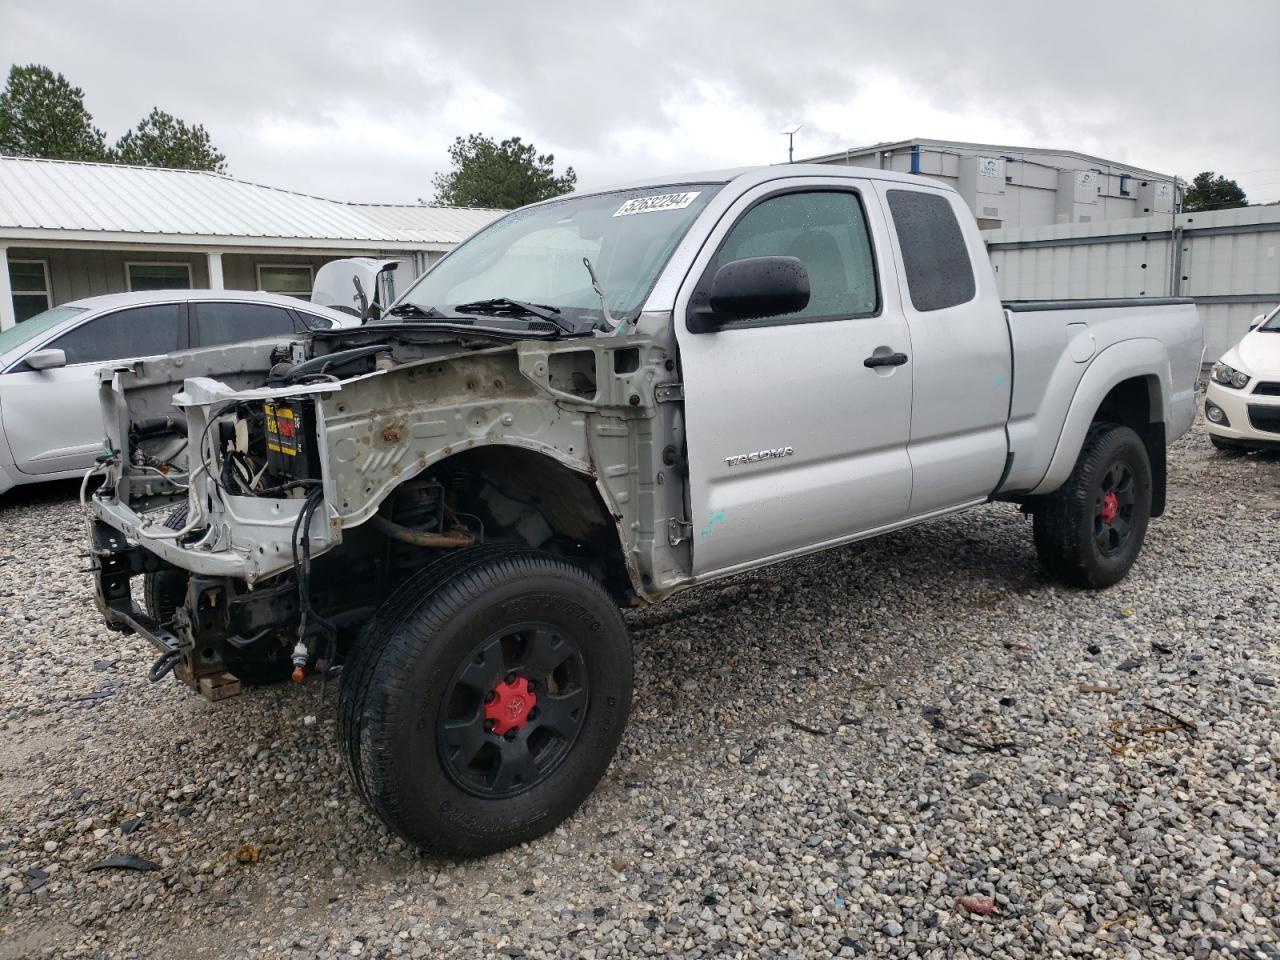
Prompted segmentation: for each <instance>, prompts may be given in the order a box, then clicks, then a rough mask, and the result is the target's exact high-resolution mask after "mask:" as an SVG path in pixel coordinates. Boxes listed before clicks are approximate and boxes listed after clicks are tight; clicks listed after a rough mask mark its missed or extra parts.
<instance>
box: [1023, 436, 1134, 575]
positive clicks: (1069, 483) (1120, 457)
mask: <svg viewBox="0 0 1280 960" xmlns="http://www.w3.org/2000/svg"><path fill="white" fill-rule="evenodd" d="M1116 469H1122V470H1128V471H1129V472H1130V474H1131V477H1132V482H1133V490H1132V494H1133V503H1132V509H1131V510H1130V512H1129V515H1128V517H1127V532H1126V533H1125V535H1124V537H1123V539H1121V540H1120V542H1119V543H1118V544H1116V545H1115V547H1114V548H1113V549H1112V552H1109V553H1108V552H1105V551H1104V549H1103V547H1101V546H1100V544H1099V537H1100V536H1103V533H1102V532H1101V531H1102V527H1101V525H1100V521H1101V516H1100V514H1099V510H1100V507H1101V504H1102V501H1103V497H1104V490H1103V487H1104V484H1106V483H1107V482H1108V478H1109V476H1114V474H1111V473H1110V472H1111V471H1113V470H1116ZM1150 517H1151V462H1150V460H1149V459H1148V457H1147V450H1146V446H1145V445H1144V444H1143V442H1142V439H1141V438H1140V437H1139V436H1138V435H1137V433H1135V432H1134V431H1133V430H1132V429H1130V428H1129V427H1124V426H1119V425H1117V424H1110V423H1095V424H1094V425H1093V426H1091V427H1090V428H1089V432H1088V434H1087V435H1086V436H1085V440H1084V445H1083V447H1082V448H1081V450H1080V457H1079V459H1078V460H1077V461H1076V465H1075V467H1074V468H1073V469H1072V471H1071V475H1070V476H1069V477H1068V478H1067V479H1066V482H1064V483H1063V484H1062V486H1061V487H1059V488H1058V489H1057V490H1056V491H1054V492H1053V493H1051V494H1048V495H1047V496H1045V497H1042V498H1041V499H1040V500H1039V501H1038V502H1037V504H1036V505H1035V507H1034V518H1035V519H1034V523H1033V529H1034V536H1035V545H1036V554H1037V555H1038V556H1039V558H1040V563H1041V565H1042V566H1043V567H1044V569H1045V571H1046V572H1048V573H1049V574H1050V575H1051V576H1053V577H1054V578H1056V579H1058V580H1061V581H1063V582H1064V583H1068V584H1071V585H1072V586H1077V587H1087V588H1091V589H1100V588H1102V587H1109V586H1111V585H1112V584H1114V583H1117V582H1119V581H1120V580H1122V579H1123V578H1124V577H1125V575H1126V574H1127V573H1128V572H1129V568H1130V567H1132V566H1133V563H1134V561H1135V560H1136V559H1137V557H1138V553H1139V552H1140V551H1141V549H1142V543H1143V540H1144V539H1145V537H1146V533H1147V522H1148V520H1149V519H1150Z"/></svg>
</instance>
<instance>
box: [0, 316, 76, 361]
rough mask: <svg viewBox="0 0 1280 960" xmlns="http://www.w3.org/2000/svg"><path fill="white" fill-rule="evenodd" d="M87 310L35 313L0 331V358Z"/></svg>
mask: <svg viewBox="0 0 1280 960" xmlns="http://www.w3.org/2000/svg"><path fill="white" fill-rule="evenodd" d="M87 309H88V308H87V307H54V308H53V309H52V310H46V311H44V313H37V314H36V315H35V316H34V317H30V318H28V319H26V320H23V321H22V322H21V323H19V324H17V325H16V326H12V327H10V328H9V329H8V330H0V357H3V356H4V355H5V354H6V353H8V352H9V351H10V350H12V349H13V348H14V347H16V346H19V345H21V344H24V343H26V342H27V341H28V340H34V339H35V338H36V337H38V336H40V334H42V333H45V332H47V331H49V330H52V329H53V328H54V327H56V326H57V325H58V324H60V323H61V322H62V321H63V320H66V319H67V318H68V317H74V316H75V315H76V314H77V313H84V312H85V310H87Z"/></svg>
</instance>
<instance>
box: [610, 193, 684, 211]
mask: <svg viewBox="0 0 1280 960" xmlns="http://www.w3.org/2000/svg"><path fill="white" fill-rule="evenodd" d="M701 192H702V191H701V190H694V191H693V192H692V193H663V194H659V195H658V196H656V197H636V198H635V199H634V200H628V201H627V202H626V203H624V204H623V205H622V206H620V207H619V208H618V212H617V213H615V214H614V216H615V217H629V216H630V215H631V214H633V213H657V212H658V211H659V210H683V209H684V208H685V207H687V206H688V205H689V204H691V203H693V201H695V200H697V199H698V194H700V193H701Z"/></svg>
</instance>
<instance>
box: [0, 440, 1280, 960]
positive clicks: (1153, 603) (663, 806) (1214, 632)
mask: <svg viewBox="0 0 1280 960" xmlns="http://www.w3.org/2000/svg"><path fill="white" fill-rule="evenodd" d="M80 547H81V526H80V521H79V519H78V516H77V511H76V510H75V509H74V507H73V504H72V492H71V491H70V490H69V489H68V488H65V487H55V488H49V489H39V490H36V491H34V492H20V493H18V494H17V495H13V494H11V495H9V496H7V497H5V498H4V499H3V500H2V501H0V691H2V692H0V958H5V960H7V958H12V957H20V956H94V957H97V956H113V957H114V956H139V957H176V958H183V957H222V956H232V957H247V956H299V957H300V956H329V957H332V956H343V957H348V956H359V955H363V956H370V957H374V956H376V957H384V956H414V957H426V956H431V957H439V956H465V957H477V956H500V957H501V956H512V957H518V956H522V955H527V956H529V957H552V956H565V957H569V956H582V957H605V956H623V955H626V956H639V955H669V954H682V955H688V956H711V955H724V956H788V957H790V956H801V955H804V956H845V957H853V956H862V955H869V956H919V957H926V958H942V957H964V956H990V957H1041V956H1045V957H1048V956H1091V957H1133V958H1138V957H1141V958H1151V957H1179V958H1184V957H1196V958H1202V957H1232V958H1236V957H1260V958H1261V957H1267V958H1274V957H1280V919H1278V917H1280V843H1278V841H1277V824H1278V823H1280V774H1278V771H1280V710H1278V709H1277V708H1278V706H1280V688H1277V682H1278V681H1280V458H1275V457H1272V458H1260V457H1254V456H1250V457H1239V456H1236V457H1233V456H1224V455H1221V454H1215V453H1213V452H1212V451H1211V449H1210V447H1209V445H1208V443H1207V442H1206V440H1205V438H1204V437H1203V435H1202V434H1199V433H1197V434H1195V435H1193V436H1191V437H1189V438H1185V439H1184V440H1183V441H1182V442H1180V443H1179V444H1178V445H1177V446H1176V448H1175V450H1174V452H1173V456H1172V462H1171V493H1170V505H1169V512H1168V514H1167V515H1166V516H1165V517H1164V518H1162V519H1161V520H1159V521H1157V522H1155V523H1154V525H1153V527H1152V529H1151V531H1150V533H1149V534H1148V541H1147V547H1146V550H1145V551H1144V553H1143V554H1142V557H1141V559H1140V560H1139V563H1138V566H1137V567H1136V569H1135V571H1134V573H1133V574H1132V575H1131V576H1130V577H1129V578H1128V579H1127V580H1126V581H1125V582H1123V583H1122V584H1120V585H1118V586H1117V587H1115V588H1113V589H1111V590H1107V591H1105V592H1101V593H1085V592H1079V591H1074V590H1068V589H1064V588H1062V587H1059V586H1056V585H1054V584H1052V583H1050V582H1048V581H1047V580H1046V579H1045V578H1044V577H1043V575H1041V574H1040V573H1039V572H1038V570H1037V568H1036V564H1035V558H1034V555H1033V552H1032V547H1031V540H1030V528H1029V524H1028V522H1027V521H1026V520H1025V519H1024V518H1023V517H1022V516H1021V515H1020V514H1019V513H1018V512H1017V511H1016V510H1015V509H1012V508H1010V507H1007V506H992V507H988V508H985V509H982V510H978V511H975V512H971V513H969V514H965V515H961V516H957V517H952V518H949V519H945V520H942V521H938V522H935V523H932V524H929V525H926V526H923V527H920V528H917V529H914V530H909V531H904V532H900V533H897V534H894V535H891V536H888V537H884V538H881V539H879V540H875V541H871V542H868V543H864V544H859V545H855V546H852V547H849V548H845V549H840V550H837V551H834V552H830V553H827V554H824V555H821V556H816V557H811V558H807V559H803V560H800V561H796V562H792V563H788V564H785V565H782V566H779V567H776V568H772V569H769V570H767V571H764V572H763V573H762V574H760V575H756V576H752V577H742V578H739V579H737V580H735V581H731V582H730V583H729V584H728V585H725V586H722V587H711V588H707V589H704V590H701V591H697V592H694V593H690V594H686V595H684V596H682V597H679V598H677V599H676V600H674V601H672V602H671V603H670V604H667V605H665V606H662V607H658V608H655V609H653V610H649V611H643V612H640V613H636V614H632V615H629V618H630V621H631V627H632V630H633V633H634V637H635V647H636V654H637V660H638V664H637V696H636V701H635V704H634V708H633V711H632V718H631V725H630V728H629V732H628V734H627V736H626V737H625V739H624V741H623V746H622V750H621V753H620V755H619V757H618V759H617V760H616V762H615V763H614V765H613V767H612V768H611V770H610V772H609V774H608V776H607V778H606V780H605V781H604V782H603V783H602V784H601V786H600V787H599V789H598V790H597V791H596V793H595V795H594V796H593V797H592V799H591V800H590V801H589V802H588V803H587V804H586V806H585V807H584V808H583V809H582V810H581V811H580V812H579V813H578V814H577V815H576V816H575V817H574V818H573V819H572V820H570V821H569V822H568V823H567V824H565V825H563V826H562V827H560V828H559V829H558V830H556V831H555V832H554V833H552V834H551V835H549V836H547V837H546V838H544V839H542V840H540V841H538V842H536V843H534V844H531V845H527V846H525V847H521V848H518V849H515V850H511V851H508V852H507V853H505V854H502V855H500V856H496V857H493V858H491V859H488V860H485V861H480V862H472V863H453V862H441V861H433V860H430V859H425V858H423V857H421V856H420V855H418V854H416V853H413V852H410V851H407V850H405V849H404V847H403V846H402V845H401V844H400V843H399V842H398V841H397V840H396V839H395V838H394V837H392V836H390V835H389V834H388V833H387V832H386V831H385V830H383V829H381V828H380V827H379V826H378V825H377V824H376V823H375V822H373V821H372V820H371V819H370V817H369V816H368V815H366V813H365V812H364V810H363V808H362V807H361V806H360V805H359V804H358V803H357V802H356V800H355V798H354V796H353V794H352V791H351V788H350V787H349V786H348V784H347V782H346V780H345V778H344V776H343V775H342V771H341V767H340V765H339V762H338V756H337V752H336V751H335V750H334V749H333V743H332V741H333V736H334V707H335V698H334V697H333V695H332V691H331V692H330V695H329V697H328V698H327V699H324V700H321V699H320V690H319V687H318V686H316V685H311V684H308V685H306V686H304V687H301V688H298V687H294V686H281V687H274V688H265V689H255V690H250V691H248V692H246V693H245V694H244V695H243V696H241V697H239V698H237V699H233V700H229V701H225V702H223V703H219V704H210V703H207V702H205V701H204V700H202V699H200V698H199V697H196V696H194V695H191V694H188V693H187V692H186V690H185V688H182V687H180V686H179V685H178V684H176V683H175V682H173V681H171V680H167V681H165V682H162V683H160V684H157V685H152V684H149V683H148V682H147V681H146V677H145V672H146V666H147V664H148V663H149V662H150V660H151V654H150V653H149V651H148V649H147V648H146V647H145V646H144V644H143V643H141V642H139V641H138V640H137V639H135V638H132V637H122V636H120V635H117V634H114V633H111V632H109V631H107V630H106V629H105V628H104V627H103V626H102V625H101V623H100V622H98V620H97V619H96V617H95V616H94V613H93V609H92V604H91V601H90V596H89V584H88V578H87V577H86V576H85V575H84V574H83V573H82V572H81V569H82V568H83V567H84V565H85V564H84V560H83V558H82V557H81V556H80V555H79V550H80ZM677 663H678V664H679V665H680V669H678V670H673V669H672V665H673V664H677ZM115 855H134V856H137V857H141V858H145V859H146V860H149V861H151V862H153V863H154V864H156V865H157V869H154V870H151V871H147V872H140V871H136V870H129V869H119V868H116V869H100V870H91V867H92V866H93V865H95V864H97V863H100V862H101V861H103V860H105V859H106V858H108V857H111V856H115ZM988 898H989V899H988Z"/></svg>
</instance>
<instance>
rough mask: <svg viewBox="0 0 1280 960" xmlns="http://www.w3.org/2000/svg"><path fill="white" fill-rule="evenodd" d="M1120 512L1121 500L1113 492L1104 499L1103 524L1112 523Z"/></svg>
mask: <svg viewBox="0 0 1280 960" xmlns="http://www.w3.org/2000/svg"><path fill="white" fill-rule="evenodd" d="M1119 512H1120V498H1119V497H1117V496H1116V495H1115V491H1114V490H1113V491H1112V492H1110V493H1108V494H1107V495H1106V496H1105V497H1103V498H1102V522H1103V523H1111V522H1112V521H1113V520H1115V518H1116V514H1118V513H1119Z"/></svg>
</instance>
